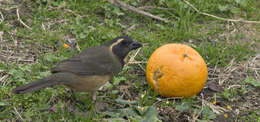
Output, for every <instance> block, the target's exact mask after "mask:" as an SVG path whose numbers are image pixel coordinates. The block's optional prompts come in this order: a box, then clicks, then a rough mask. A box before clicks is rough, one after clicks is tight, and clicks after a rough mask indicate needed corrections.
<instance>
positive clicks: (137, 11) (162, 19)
mask: <svg viewBox="0 0 260 122" xmlns="http://www.w3.org/2000/svg"><path fill="white" fill-rule="evenodd" d="M107 1H108V2H110V3H112V4H116V5H118V6H120V7H123V8H125V9H128V10H131V11H134V12H136V13H139V14H142V15H145V16H148V17H151V18H153V19H156V20H160V21H163V22H166V23H167V22H168V20H166V19H164V18H161V17H159V16H155V15H152V14H150V13H148V12H145V11H143V10H140V9H138V8H135V7H133V6H130V5H127V4H125V3H123V2H121V1H120V0H107Z"/></svg>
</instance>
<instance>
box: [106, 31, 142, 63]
mask: <svg viewBox="0 0 260 122" xmlns="http://www.w3.org/2000/svg"><path fill="white" fill-rule="evenodd" d="M109 45H110V49H111V51H112V52H113V53H114V54H115V55H116V56H117V57H118V58H119V59H120V60H121V61H123V60H124V58H125V56H126V55H127V54H128V53H129V52H130V51H131V50H134V49H137V48H139V47H141V46H142V44H141V43H140V42H137V41H135V40H133V39H132V38H130V37H128V36H119V37H117V38H115V39H113V40H111V41H110V42H109Z"/></svg>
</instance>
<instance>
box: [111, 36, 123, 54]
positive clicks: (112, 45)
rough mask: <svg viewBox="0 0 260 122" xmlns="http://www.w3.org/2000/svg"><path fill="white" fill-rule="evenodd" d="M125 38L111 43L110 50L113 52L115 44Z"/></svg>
mask: <svg viewBox="0 0 260 122" xmlns="http://www.w3.org/2000/svg"><path fill="white" fill-rule="evenodd" d="M123 40H124V39H118V40H117V41H116V42H114V43H113V44H111V46H110V48H109V50H110V51H111V52H112V49H113V47H114V46H115V45H117V44H119V43H120V42H121V41H123Z"/></svg>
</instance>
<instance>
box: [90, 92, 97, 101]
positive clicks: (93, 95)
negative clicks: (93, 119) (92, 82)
mask: <svg viewBox="0 0 260 122" xmlns="http://www.w3.org/2000/svg"><path fill="white" fill-rule="evenodd" d="M91 97H92V101H93V102H94V103H95V102H96V100H97V94H96V92H95V91H94V92H92V93H91Z"/></svg>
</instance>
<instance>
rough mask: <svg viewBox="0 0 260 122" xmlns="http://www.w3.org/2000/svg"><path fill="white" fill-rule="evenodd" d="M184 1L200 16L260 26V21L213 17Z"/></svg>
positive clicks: (184, 0)
mask: <svg viewBox="0 0 260 122" xmlns="http://www.w3.org/2000/svg"><path fill="white" fill-rule="evenodd" d="M182 1H183V2H184V3H186V4H187V5H188V6H190V7H191V8H192V9H193V10H194V11H196V12H198V13H199V14H201V15H204V16H209V17H213V18H216V19H219V20H223V21H228V22H242V23H250V24H260V21H248V20H243V19H229V18H223V17H219V16H215V15H212V14H208V13H205V12H202V11H200V10H198V9H197V8H196V7H194V5H192V4H191V3H190V2H188V1H186V0H182Z"/></svg>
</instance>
